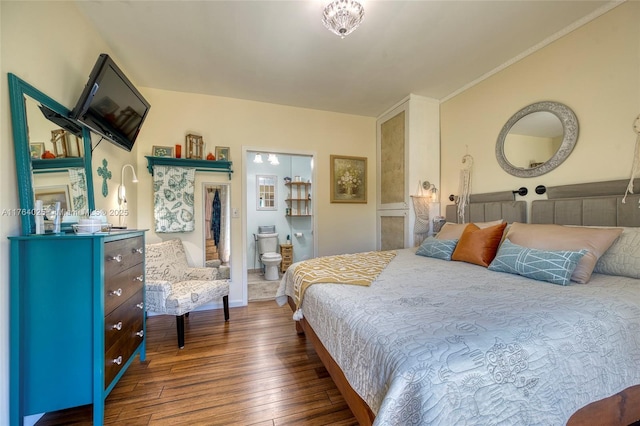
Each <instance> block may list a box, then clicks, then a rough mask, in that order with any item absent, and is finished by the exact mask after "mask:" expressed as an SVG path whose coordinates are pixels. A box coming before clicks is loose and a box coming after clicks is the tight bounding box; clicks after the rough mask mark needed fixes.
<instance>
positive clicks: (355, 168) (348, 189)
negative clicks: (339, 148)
mask: <svg viewBox="0 0 640 426" xmlns="http://www.w3.org/2000/svg"><path fill="white" fill-rule="evenodd" d="M331 202H332V203H366V202H367V158H366V157H346V156H341V155H332V156H331Z"/></svg>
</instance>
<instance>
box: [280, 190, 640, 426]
mask: <svg viewBox="0 0 640 426" xmlns="http://www.w3.org/2000/svg"><path fill="white" fill-rule="evenodd" d="M626 185H627V181H622V180H619V181H609V182H597V183H588V184H576V185H564V186H558V187H552V188H548V190H549V191H548V200H536V201H535V202H534V204H537V205H536V206H535V208H534V209H533V217H532V222H533V223H561V224H571V225H603V224H604V225H606V226H634V227H636V226H640V209H638V203H639V201H640V200H639V196H638V195H631V196H630V197H628V198H629V200H628V203H627V204H622V203H621V200H622V196H620V195H617V194H624V192H625V189H626ZM634 192H635V194H638V193H640V182H636V183H635V186H634ZM496 194H498V193H496ZM493 195H494V194H481V196H478V197H477V200H472V203H471V205H470V208H469V211H470V212H471V214H470V216H471V220H469V219H468V218H467V220H468V221H471V222H481V221H488V220H495V219H499V218H505V217H507V218H512V219H513V220H515V221H522V222H526V219H525V220H522V215H523V214H524V215H525V218H526V205H525V206H524V207H523V205H522V204H524V202H522V201H517V202H514V201H513V200H496V199H494V198H495V197H494V196H493ZM590 197H593V198H590ZM585 198H586V199H588V200H587V203H584V204H589V203H591V204H593V203H600V204H601V205H603V204H602V203H607V202H608V203H609V206H610V207H609V208H608V209H604V210H606V214H605V215H604V217H600V213H601V212H600V210H602V209H599V208H596V209H595V211H596V212H598V214H596V216H598V217H594V215H593V214H589V212H590V211H591V210H590V207H593V206H587V205H583V203H582V200H581V199H585ZM578 200H580V204H579V205H576V202H577V201H578ZM563 203H568V204H569V206H568V207H565V206H564V205H563ZM604 205H606V204H604ZM611 206H614V207H611ZM576 210H577V211H578V212H579V214H577V215H575V214H570V213H571V212H572V211H576ZM456 216H457V214H456V208H455V206H447V220H449V221H456V220H455V219H456ZM576 217H578V218H579V221H577V222H576ZM513 220H510V219H507V221H509V222H511V221H513ZM563 222H567V223H563ZM289 306H290V307H291V309H292V310H293V311H295V303H294V302H293V299H291V298H289ZM296 331H297V332H298V334H304V335H305V336H306V338H307V339H309V340H310V341H311V343H312V344H313V347H314V348H315V350H316V352H317V353H318V356H319V357H320V359H321V360H322V362H323V363H324V366H325V368H326V369H327V371H328V372H329V374H330V375H331V378H332V379H333V381H334V382H335V384H336V387H337V388H338V389H339V390H340V392H341V393H342V396H343V397H344V399H345V401H346V402H347V404H348V405H349V408H350V409H351V411H352V412H353V415H354V417H355V418H356V419H357V420H358V422H359V423H360V425H362V426H369V425H371V424H372V423H373V421H374V419H375V414H374V413H373V412H372V411H371V409H370V408H369V406H368V405H367V403H366V402H365V401H364V400H363V399H362V398H361V397H360V395H358V394H357V393H356V392H355V391H354V390H353V388H352V387H351V385H350V384H349V382H348V381H347V379H346V378H345V376H344V373H343V372H342V370H341V369H340V367H339V366H338V364H337V363H336V362H335V361H334V359H333V358H332V357H331V355H330V354H329V352H328V351H327V350H326V348H325V347H324V345H323V344H322V342H321V341H320V339H319V338H318V336H317V335H316V333H315V332H314V331H313V328H311V326H310V325H309V324H308V323H307V322H306V321H305V320H304V318H303V319H302V320H300V321H297V322H296ZM639 368H640V367H639ZM639 421H640V384H639V385H635V386H631V387H629V388H627V389H624V390H622V391H621V392H619V393H617V394H615V395H612V396H610V397H608V398H605V399H602V400H600V401H596V402H592V403H590V404H588V405H586V406H585V407H582V408H580V409H579V410H578V411H576V412H575V413H574V414H573V415H572V416H571V417H570V418H569V421H568V422H567V426H593V425H598V426H628V425H631V424H633V423H635V422H639Z"/></svg>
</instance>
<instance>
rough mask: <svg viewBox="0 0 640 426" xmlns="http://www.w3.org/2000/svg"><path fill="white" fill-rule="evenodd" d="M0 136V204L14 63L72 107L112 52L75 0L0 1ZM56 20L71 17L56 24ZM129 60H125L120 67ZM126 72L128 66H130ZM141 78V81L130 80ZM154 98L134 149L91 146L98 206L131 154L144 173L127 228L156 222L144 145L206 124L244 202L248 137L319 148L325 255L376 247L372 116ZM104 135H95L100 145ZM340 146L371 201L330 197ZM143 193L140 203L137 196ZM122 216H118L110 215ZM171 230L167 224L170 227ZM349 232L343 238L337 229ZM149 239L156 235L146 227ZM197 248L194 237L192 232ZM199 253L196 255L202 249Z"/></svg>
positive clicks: (235, 238)
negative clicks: (357, 164) (332, 165)
mask: <svg viewBox="0 0 640 426" xmlns="http://www.w3.org/2000/svg"><path fill="white" fill-rule="evenodd" d="M0 18H1V20H0V43H1V45H0V52H1V54H0V70H1V71H2V72H1V77H2V78H1V81H0V98H1V100H2V107H1V108H0V111H2V114H0V117H1V118H0V120H1V121H0V132H1V133H0V137H1V144H2V147H3V151H2V152H3V153H5V156H4V157H3V158H4V160H3V163H2V167H0V209H11V208H15V207H18V206H17V204H18V194H17V190H16V188H17V180H16V175H15V165H14V162H13V137H12V135H11V117H10V113H9V98H8V93H7V77H6V76H7V73H9V72H11V73H14V74H16V75H17V76H18V77H20V78H22V79H23V80H25V81H27V82H28V83H30V84H31V85H33V86H34V87H36V88H38V89H39V90H41V91H42V92H44V93H46V94H47V95H49V96H50V97H51V98H53V99H55V100H57V101H58V102H60V103H61V104H63V105H65V106H67V107H68V108H72V107H73V106H74V104H75V102H76V100H77V98H78V97H79V95H80V92H81V91H82V88H83V86H84V84H85V83H86V81H87V78H88V75H89V72H90V70H91V68H92V67H93V64H94V62H95V60H96V59H97V57H98V55H99V54H100V53H102V52H105V53H109V54H111V55H112V56H114V58H115V60H116V62H119V61H118V58H117V55H114V52H113V51H111V49H110V48H109V46H107V45H106V43H105V42H104V40H102V39H101V38H100V37H99V36H98V34H97V33H96V32H95V30H94V29H93V28H92V27H91V26H90V24H89V23H88V22H87V21H86V20H85V19H84V17H83V16H82V15H81V14H79V13H78V11H77V9H76V7H75V6H74V4H73V3H72V2H7V1H2V2H0ZM52 22H53V23H55V22H67V23H73V24H72V25H56V24H52ZM123 68H124V67H123ZM124 71H125V73H127V74H129V75H131V73H128V72H127V69H126V68H124ZM134 83H135V81H134ZM141 91H142V92H143V94H144V95H145V96H146V97H148V99H149V100H150V102H151V105H152V108H151V112H150V115H149V117H148V121H147V122H146V123H145V126H144V127H143V130H142V132H141V134H140V137H139V140H138V142H137V143H136V147H135V148H134V151H133V152H132V153H128V152H126V151H124V150H121V149H119V148H117V147H115V146H114V145H112V144H110V143H108V142H106V141H102V142H100V143H99V144H98V145H97V147H96V148H95V150H94V153H93V167H92V169H93V174H94V189H95V199H96V206H97V207H98V208H100V209H104V210H106V211H110V210H112V209H117V208H118V205H117V197H116V194H117V187H118V185H119V183H120V175H121V169H122V166H123V165H124V164H126V163H132V164H134V167H135V168H136V172H137V174H138V178H139V179H140V183H139V184H138V185H135V184H130V183H129V181H130V179H131V175H130V172H129V171H127V173H126V175H125V180H126V181H127V194H128V198H129V208H130V209H131V211H132V213H133V216H132V217H130V218H129V220H128V225H129V227H130V228H132V227H138V228H145V227H148V228H152V222H151V215H152V204H151V202H152V201H151V200H152V199H151V186H150V185H151V175H150V174H149V173H148V172H147V170H146V162H145V159H144V155H148V154H149V153H150V151H151V146H152V145H174V144H175V143H181V142H183V141H184V136H185V134H186V133H187V132H193V133H199V134H202V135H203V136H204V138H205V141H206V142H208V143H210V144H212V145H224V146H229V147H231V158H232V160H233V162H234V170H235V173H234V176H233V179H232V180H231V187H232V194H231V201H232V206H234V207H237V208H239V209H240V211H241V212H242V211H243V209H244V208H245V206H244V200H243V199H242V195H241V188H242V184H243V177H242V173H241V171H242V162H241V160H240V157H241V150H242V147H243V146H252V147H271V148H272V149H281V150H294V151H305V152H313V153H315V154H316V158H317V161H316V165H315V166H316V181H317V183H318V184H317V186H316V188H315V190H316V191H317V192H316V198H317V200H316V201H315V203H314V204H315V206H316V210H315V213H316V214H317V220H318V232H317V235H316V236H315V237H316V238H317V240H318V251H319V254H320V255H326V254H333V253H341V252H355V251H364V250H372V249H374V248H375V235H374V230H375V166H374V165H375V119H373V118H370V117H358V116H350V115H345V114H336V113H330V112H322V111H313V110H305V109H299V108H290V107H285V106H278V105H270V104H264V103H257V102H248V101H240V100H235V99H227V98H219V97H212V96H202V95H193V94H191V95H189V94H180V93H173V92H166V91H162V90H154V89H145V88H141ZM97 141H98V138H95V137H94V145H95V143H97ZM330 154H343V155H356V156H366V157H368V158H369V171H368V175H369V176H368V178H369V183H370V185H369V193H368V199H369V200H370V201H369V203H367V204H365V205H355V204H354V205H341V204H330V203H329V202H328V200H329V186H328V182H329V155H330ZM103 159H106V160H107V161H108V168H109V170H110V171H111V173H112V178H111V179H110V180H108V181H107V185H108V191H109V194H108V196H107V197H103V196H102V192H101V188H102V179H101V178H99V177H98V176H97V175H96V169H97V168H98V167H99V166H101V165H102V160H103ZM210 175H211V176H210V177H209V176H206V177H204V174H202V173H198V180H197V185H198V187H197V191H200V188H201V186H200V183H201V182H203V181H217V180H220V181H224V182H229V181H228V180H227V179H226V175H223V174H213V173H212V174H210ZM138 202H139V203H140V204H139V205H138ZM110 221H111V222H114V223H115V222H117V218H116V217H110ZM19 233H20V220H19V218H18V217H6V216H2V217H1V220H0V262H1V263H0V312H1V313H0V346H1V347H2V348H5V349H2V350H0V424H8V422H9V417H8V416H9V406H8V403H9V389H8V386H9V383H8V381H9V380H8V376H9V375H8V369H9V359H8V358H9V351H8V346H9V344H8V341H9V292H8V291H9V254H8V241H7V237H8V236H11V235H19ZM167 235H170V234H167ZM344 235H346V236H349V237H348V238H340V237H339V236H344ZM148 238H149V240H152V241H153V240H159V239H160V237H158V236H157V235H155V233H153V232H150V233H149V235H148ZM190 238H191V236H189V237H187V240H188V245H190V246H191V248H192V252H195V248H194V247H195V246H194V245H193V244H192V243H190V242H189V240H190ZM241 244H242V230H241V221H240V220H239V219H233V220H232V250H233V252H232V256H233V258H234V259H238V261H235V260H234V263H233V274H234V279H233V285H232V293H231V299H232V300H235V301H236V302H237V301H238V300H240V298H241V293H242V291H241V288H240V286H241V277H242V273H241V267H242V263H241V261H240V260H241V259H242V247H241ZM196 256H197V254H195V255H194V257H196Z"/></svg>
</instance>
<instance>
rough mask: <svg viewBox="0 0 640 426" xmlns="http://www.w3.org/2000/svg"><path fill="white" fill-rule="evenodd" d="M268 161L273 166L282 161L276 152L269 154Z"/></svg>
mask: <svg viewBox="0 0 640 426" xmlns="http://www.w3.org/2000/svg"><path fill="white" fill-rule="evenodd" d="M268 161H269V162H270V163H271V165H272V166H277V165H278V164H280V161H278V156H277V155H275V154H269V158H268Z"/></svg>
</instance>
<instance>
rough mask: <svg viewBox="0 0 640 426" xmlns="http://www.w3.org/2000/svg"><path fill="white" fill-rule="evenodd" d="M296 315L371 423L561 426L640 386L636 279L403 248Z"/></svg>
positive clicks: (287, 282) (317, 293) (326, 289)
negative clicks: (520, 269)
mask: <svg viewBox="0 0 640 426" xmlns="http://www.w3.org/2000/svg"><path fill="white" fill-rule="evenodd" d="M295 266H296V264H294V265H292V267H290V268H289V269H288V271H287V273H286V274H285V276H284V278H283V280H282V283H281V285H280V288H279V290H278V294H277V296H278V297H277V298H276V300H277V301H278V303H281V304H282V303H284V302H285V301H286V297H287V295H292V294H293V293H292V288H291V277H292V273H293V270H294V268H295ZM302 311H303V313H304V317H305V318H306V320H307V321H308V322H309V324H310V325H311V326H312V327H313V329H314V331H315V332H316V333H317V335H318V337H319V338H320V340H321V341H322V343H323V344H324V346H325V347H326V348H327V350H328V351H329V353H330V354H331V355H332V356H333V359H334V360H335V361H336V362H337V363H338V365H339V366H340V367H341V369H342V371H343V372H344V374H345V376H346V378H347V380H348V381H349V383H350V384H351V386H352V387H353V389H354V390H355V391H356V392H357V393H358V394H359V395H360V396H361V397H362V398H363V399H364V400H365V401H366V402H367V404H368V405H369V407H370V408H371V409H372V411H373V412H374V413H376V421H375V424H377V425H385V426H388V425H403V426H404V425H426V424H431V425H474V426H475V425H545V426H546V425H562V424H566V422H567V420H568V419H569V417H570V416H571V415H572V414H573V413H574V412H575V411H577V410H578V409H579V408H581V407H583V406H585V405H587V404H589V403H591V402H594V401H597V400H599V399H602V398H605V397H608V396H610V395H612V394H615V393H617V392H619V391H621V390H623V389H625V388H627V387H629V386H632V385H637V384H640V367H639V366H640V280H637V279H632V278H622V277H614V276H606V275H600V274H594V275H593V277H592V280H591V281H590V282H589V283H588V284H575V285H571V286H559V285H554V284H550V283H546V282H539V281H534V280H531V279H528V278H524V277H520V276H516V275H510V274H505V273H500V272H492V271H489V270H487V269H486V268H483V267H480V266H476V265H471V264H467V263H462V262H447V261H443V260H437V259H431V258H426V257H422V256H416V255H415V249H404V250H398V255H397V256H396V258H395V259H394V260H393V261H392V262H391V263H390V264H389V265H388V266H387V268H386V269H385V270H384V271H383V272H382V273H381V274H380V275H379V277H378V279H377V280H376V281H375V282H374V283H373V284H372V285H371V286H370V287H360V286H351V285H342V284H336V285H323V286H311V287H309V289H308V290H307V292H306V295H305V299H304V303H303V305H302Z"/></svg>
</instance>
